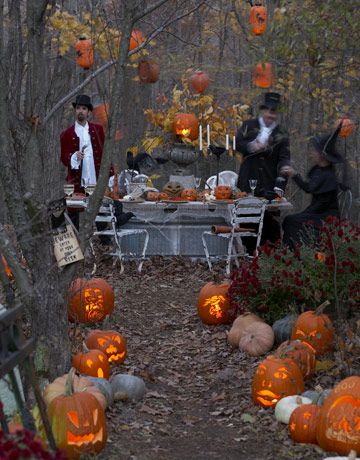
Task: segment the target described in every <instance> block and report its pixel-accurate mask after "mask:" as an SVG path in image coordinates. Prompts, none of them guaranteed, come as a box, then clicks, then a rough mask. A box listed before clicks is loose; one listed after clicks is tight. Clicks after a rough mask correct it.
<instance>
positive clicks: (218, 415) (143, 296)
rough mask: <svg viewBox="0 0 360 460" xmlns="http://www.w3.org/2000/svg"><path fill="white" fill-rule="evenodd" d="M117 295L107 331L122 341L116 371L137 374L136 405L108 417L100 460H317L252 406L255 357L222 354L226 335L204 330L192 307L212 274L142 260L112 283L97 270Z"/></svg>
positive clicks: (187, 265)
mask: <svg viewBox="0 0 360 460" xmlns="http://www.w3.org/2000/svg"><path fill="white" fill-rule="evenodd" d="M98 274H99V275H101V276H105V277H106V278H107V279H108V280H109V281H110V282H111V283H112V285H113V286H114V287H115V290H116V299H117V300H116V311H115V314H114V315H113V318H112V320H111V327H114V328H117V329H118V330H120V331H121V332H122V333H124V335H125V336H126V337H127V340H128V358H127V359H126V362H125V364H124V365H122V366H121V367H119V368H117V370H116V372H121V373H123V372H128V373H133V374H135V375H138V376H141V377H142V378H143V379H144V380H145V382H146V386H147V394H146V397H145V398H144V400H142V401H141V402H138V403H129V402H128V403H122V402H117V403H115V404H114V405H113V406H112V407H111V408H110V409H109V410H108V411H107V415H108V422H109V423H108V426H109V441H108V444H107V447H106V448H105V450H104V451H103V452H102V453H101V454H100V456H99V458H101V459H106V460H115V459H120V460H122V459H124V460H125V459H133V460H138V459H139V460H140V459H141V460H142V459H171V460H173V459H179V460H180V459H184V458H188V459H194V460H205V459H234V460H235V459H237V460H239V459H240V460H241V459H248V458H252V459H289V458H292V459H294V458H295V459H300V458H301V459H303V460H310V459H311V460H316V459H320V458H323V455H321V454H319V452H320V451H319V450H318V448H316V447H312V446H303V445H295V444H294V443H293V442H292V441H290V439H289V437H288V433H287V427H286V426H285V425H280V424H278V423H277V422H276V421H275V419H274V416H273V413H272V411H265V410H263V409H260V408H259V407H256V406H254V404H253V403H252V402H251V399H250V386H251V377H252V374H253V371H254V368H255V367H256V365H257V363H258V361H259V360H258V359H255V358H249V357H247V356H246V355H244V354H243V353H241V352H240V351H238V350H236V351H231V349H230V347H229V346H228V344H227V342H226V334H225V330H226V329H227V328H226V327H223V326H219V327H208V326H204V325H203V324H202V323H201V322H200V320H199V319H198V317H197V315H196V308H195V300H196V296H197V293H198V292H199V289H200V288H201V286H202V285H203V284H204V282H207V281H210V280H211V275H210V274H209V272H208V270H207V269H206V268H205V266H204V265H200V264H192V263H191V262H187V261H184V260H179V259H173V260H160V259H159V260H157V261H155V262H153V263H150V262H147V263H146V264H145V266H144V270H143V273H142V274H141V275H138V274H137V273H136V271H135V270H134V268H133V267H130V268H129V267H127V268H126V273H125V274H123V275H119V274H118V273H117V271H116V270H115V272H114V271H113V270H112V269H111V265H110V264H106V265H105V266H104V267H103V266H101V267H100V270H99V272H98Z"/></svg>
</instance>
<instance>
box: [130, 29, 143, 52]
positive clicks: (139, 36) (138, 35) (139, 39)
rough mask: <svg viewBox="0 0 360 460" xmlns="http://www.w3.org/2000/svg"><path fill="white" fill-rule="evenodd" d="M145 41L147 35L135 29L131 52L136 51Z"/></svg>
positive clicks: (131, 40) (132, 35) (131, 41)
mask: <svg viewBox="0 0 360 460" xmlns="http://www.w3.org/2000/svg"><path fill="white" fill-rule="evenodd" d="M144 41H145V35H144V34H143V33H142V32H141V30H139V29H134V30H133V31H132V32H131V37H130V44H129V51H132V50H135V49H136V48H137V47H138V46H140V45H141V44H142V43H144Z"/></svg>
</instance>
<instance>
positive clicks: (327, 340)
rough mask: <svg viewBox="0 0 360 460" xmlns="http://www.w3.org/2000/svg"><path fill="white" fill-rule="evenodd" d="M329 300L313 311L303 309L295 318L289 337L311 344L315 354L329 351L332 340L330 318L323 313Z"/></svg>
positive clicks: (332, 332)
mask: <svg viewBox="0 0 360 460" xmlns="http://www.w3.org/2000/svg"><path fill="white" fill-rule="evenodd" d="M329 304H330V302H329V301H326V302H324V303H322V304H321V305H320V306H319V307H318V308H317V309H316V310H315V311H313V310H311V311H305V312H304V313H302V314H301V315H300V316H299V317H298V319H297V320H296V322H295V324H294V327H293V330H292V334H291V339H292V340H301V341H302V342H306V343H308V344H309V345H311V346H312V347H313V348H314V350H315V353H316V356H320V355H323V354H324V353H326V352H328V351H331V350H332V348H333V341H334V328H333V325H332V322H331V320H330V318H329V317H328V316H327V315H326V314H325V313H323V310H324V308H325V307H326V306H327V305H329Z"/></svg>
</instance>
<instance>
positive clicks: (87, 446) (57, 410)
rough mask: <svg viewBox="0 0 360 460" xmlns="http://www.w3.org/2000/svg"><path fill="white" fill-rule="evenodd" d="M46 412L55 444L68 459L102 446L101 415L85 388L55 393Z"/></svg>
mask: <svg viewBox="0 0 360 460" xmlns="http://www.w3.org/2000/svg"><path fill="white" fill-rule="evenodd" d="M48 415H49V421H50V424H51V428H52V431H53V434H54V438H55V442H56V445H57V447H58V448H59V449H63V450H64V451H65V452H66V454H67V456H68V458H69V459H70V458H71V459H75V460H77V459H79V458H80V456H82V454H85V455H92V454H95V453H98V452H100V451H101V450H102V449H103V448H104V446H105V443H106V439H107V430H106V420H105V414H104V410H103V408H102V407H101V405H100V403H99V401H98V400H97V399H96V398H95V396H93V395H92V394H90V393H87V392H86V391H85V392H82V393H73V394H64V395H61V396H58V397H56V398H55V399H54V400H53V401H52V402H51V403H50V405H49V407H48Z"/></svg>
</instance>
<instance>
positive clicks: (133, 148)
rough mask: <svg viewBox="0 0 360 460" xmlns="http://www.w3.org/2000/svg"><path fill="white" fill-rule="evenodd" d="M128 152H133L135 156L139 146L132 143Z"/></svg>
mask: <svg viewBox="0 0 360 460" xmlns="http://www.w3.org/2000/svg"><path fill="white" fill-rule="evenodd" d="M127 151H128V152H131V153H132V154H133V155H134V156H136V155H137V154H138V153H139V147H137V146H136V145H132V146H131V147H130V148H128V149H127Z"/></svg>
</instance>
